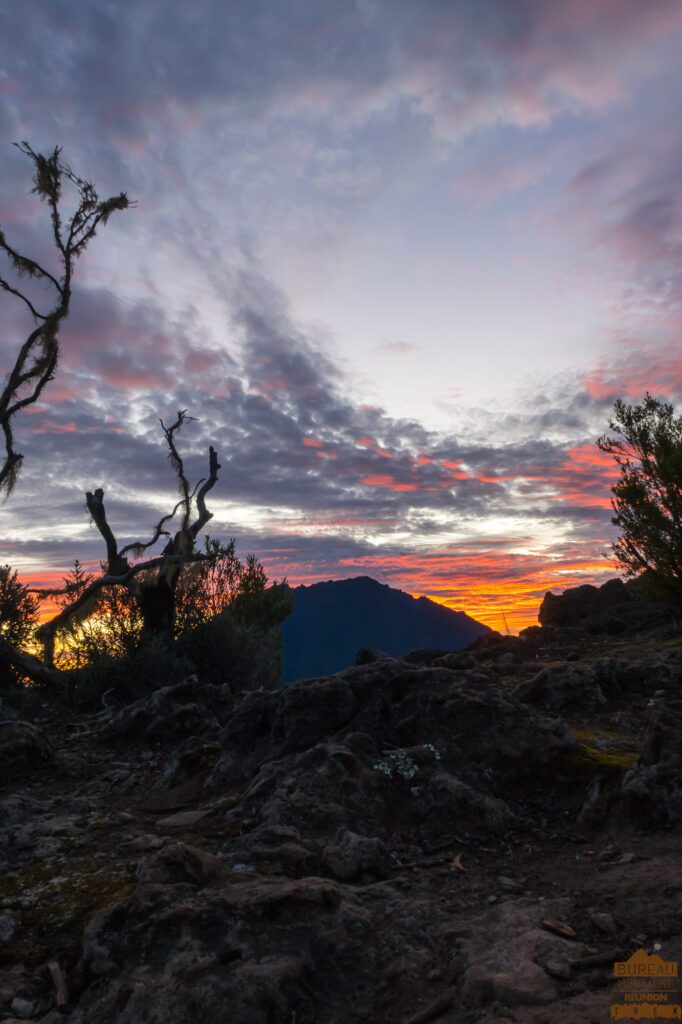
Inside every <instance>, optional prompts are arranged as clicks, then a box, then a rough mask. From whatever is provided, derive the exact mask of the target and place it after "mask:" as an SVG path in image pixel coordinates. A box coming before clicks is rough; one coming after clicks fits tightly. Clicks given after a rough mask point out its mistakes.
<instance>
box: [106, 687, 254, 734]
mask: <svg viewBox="0 0 682 1024" xmlns="http://www.w3.org/2000/svg"><path fill="white" fill-rule="evenodd" d="M233 702H234V698H233V696H232V693H231V691H230V688H229V687H228V686H205V685H202V684H201V683H199V681H198V679H197V677H196V676H189V677H188V678H187V679H185V680H184V681H183V682H182V683H177V684H176V685H175V686H164V687H162V688H161V689H160V690H156V691H155V692H154V693H152V694H150V695H149V696H145V697H141V698H140V700H137V701H135V703H134V704H130V705H129V706H127V707H124V708H122V709H121V710H120V711H118V712H116V713H115V714H114V715H113V716H112V717H111V718H110V719H109V720H108V721H106V722H105V723H104V725H102V726H101V728H100V730H99V734H100V736H101V737H102V738H103V739H107V740H121V739H135V738H138V739H144V740H147V741H149V742H155V743H177V742H178V740H180V739H185V738H186V737H189V736H203V737H205V736H215V735H216V734H217V733H218V732H219V730H220V726H221V724H222V722H223V721H224V720H225V718H226V717H227V716H228V715H229V712H230V710H231V708H232V704H233Z"/></svg>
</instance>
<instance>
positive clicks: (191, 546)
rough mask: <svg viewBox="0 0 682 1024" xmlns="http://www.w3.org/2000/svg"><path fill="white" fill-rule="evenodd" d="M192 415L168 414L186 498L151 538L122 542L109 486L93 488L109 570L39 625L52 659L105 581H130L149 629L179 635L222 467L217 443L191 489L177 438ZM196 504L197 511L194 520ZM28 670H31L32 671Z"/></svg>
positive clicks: (171, 450) (90, 501)
mask: <svg viewBox="0 0 682 1024" xmlns="http://www.w3.org/2000/svg"><path fill="white" fill-rule="evenodd" d="M191 418H192V417H188V416H187V411H186V410H181V411H180V412H178V415H177V419H176V420H175V422H174V423H173V424H172V425H171V426H170V427H166V426H165V424H164V423H163V420H162V421H161V427H162V429H163V432H164V435H165V438H166V443H167V445H168V457H169V460H170V463H171V466H172V467H173V469H174V471H175V473H176V476H177V478H178V484H179V490H180V500H179V501H178V502H177V504H176V505H175V508H174V509H173V510H172V511H171V512H169V513H168V514H167V515H165V516H163V517H162V518H161V519H160V520H159V522H158V523H157V524H156V526H155V528H154V531H153V533H152V537H151V539H150V540H148V541H144V542H143V541H134V542H133V543H132V544H126V545H125V547H122V548H119V546H118V541H117V540H116V537H115V535H114V533H113V531H112V529H111V526H110V525H109V522H108V521H107V515H106V511H105V508H104V491H103V490H102V488H101V487H100V488H97V490H95V491H88V492H87V494H86V504H87V508H88V512H89V513H90V515H91V517H92V520H93V522H94V523H95V526H96V527H97V529H98V530H99V532H100V534H101V536H102V539H103V540H104V543H105V545H106V551H107V557H106V563H105V564H106V571H105V572H103V573H102V575H101V576H98V577H97V578H96V579H94V580H92V582H91V583H89V584H88V585H87V586H86V587H84V589H83V590H82V591H81V593H80V594H79V595H78V597H77V598H76V599H75V600H74V601H72V602H71V603H70V604H68V605H67V606H66V607H65V608H63V609H62V610H61V611H60V612H59V614H58V615H55V616H54V618H52V619H50V620H49V621H48V622H45V623H43V625H42V626H40V628H39V629H38V631H37V634H36V635H37V636H38V639H39V640H40V641H41V642H42V643H43V646H44V651H45V654H44V662H45V664H46V665H48V666H51V665H52V660H53V653H54V643H55V637H56V635H57V633H58V632H59V630H60V629H62V628H63V627H64V626H66V624H67V623H68V621H69V620H70V619H71V618H72V617H73V616H74V615H75V614H76V613H77V612H81V613H82V610H83V608H84V606H86V605H88V604H93V602H94V600H95V598H96V595H97V594H98V593H99V591H101V590H102V588H104V587H126V589H127V590H128V591H130V593H131V594H132V595H133V596H134V597H135V599H136V600H137V602H138V604H139V607H140V611H141V612H142V618H143V630H144V633H145V634H146V635H152V634H159V633H165V634H167V635H168V636H172V635H173V626H174V621H175V592H176V588H177V584H178V579H179V577H180V573H181V572H182V568H183V566H184V565H186V564H187V563H189V562H199V561H204V560H205V559H206V557H207V556H206V555H204V554H202V553H201V552H198V551H196V550H195V546H196V540H197V537H198V536H199V534H200V533H201V531H202V530H203V528H204V527H205V526H206V524H207V523H208V522H209V520H210V519H212V518H213V513H212V512H209V511H208V509H207V508H206V495H207V494H208V492H209V491H210V490H211V489H212V488H213V486H214V485H215V483H216V481H217V479H218V470H219V469H220V465H219V463H218V455H217V452H216V451H215V449H214V448H213V447H212V446H211V447H209V460H208V461H209V465H208V476H207V477H205V478H202V479H201V480H199V482H198V483H197V484H196V486H195V487H194V490H192V491H191V490H190V486H189V482H188V480H187V476H186V474H185V467H184V463H183V460H182V457H181V455H180V453H179V451H178V448H177V445H176V443H175V434H176V431H178V430H179V429H180V428H181V427H182V425H183V424H184V423H186V422H187V421H188V420H191ZM195 505H196V516H195V518H194V519H193V520H192V514H193V507H194V506H195ZM178 512H181V525H180V529H179V530H177V531H176V533H175V534H173V535H172V536H171V534H170V532H169V531H168V530H166V529H164V527H165V525H166V523H168V522H169V521H170V520H172V519H173V518H174V517H175V516H176V515H177V514H178ZM163 536H165V537H169V540H168V542H167V544H166V546H165V548H164V549H163V551H162V552H161V554H160V555H156V556H154V557H153V558H148V559H146V560H145V561H142V562H135V563H131V561H130V558H129V556H133V557H139V556H140V555H141V554H143V552H145V551H146V550H147V549H148V548H150V547H152V546H153V545H154V544H156V542H157V541H158V540H159V538H160V537H163ZM141 574H144V577H143V579H139V578H138V577H140V575H141ZM65 592H66V591H65V590H64V589H62V590H41V591H36V593H38V594H39V595H40V596H41V597H48V596H56V595H58V594H63V593H65ZM0 653H1V652H0ZM27 674H29V675H30V673H27Z"/></svg>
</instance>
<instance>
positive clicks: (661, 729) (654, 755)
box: [621, 699, 682, 828]
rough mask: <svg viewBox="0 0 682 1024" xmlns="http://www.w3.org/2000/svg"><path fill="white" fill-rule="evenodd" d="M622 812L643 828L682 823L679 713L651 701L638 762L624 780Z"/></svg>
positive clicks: (676, 706) (676, 708)
mask: <svg viewBox="0 0 682 1024" xmlns="http://www.w3.org/2000/svg"><path fill="white" fill-rule="evenodd" d="M621 805H622V809H623V812H624V814H625V816H626V818H628V819H629V820H631V821H632V822H633V823H634V824H636V825H639V826H640V827H643V828H662V827H663V828H664V827H669V826H671V825H673V824H675V823H676V822H679V821H681V820H682V710H681V709H680V706H679V703H675V704H673V703H671V702H666V701H664V700H660V699H655V700H654V701H653V702H652V707H651V710H650V712H649V716H648V721H647V726H646V732H645V734H644V746H643V749H642V753H641V755H640V757H639V760H638V762H637V764H636V765H635V767H634V768H632V769H631V770H630V771H629V772H628V773H627V774H626V775H625V777H624V779H623V783H622V789H621Z"/></svg>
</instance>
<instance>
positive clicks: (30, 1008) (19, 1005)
mask: <svg viewBox="0 0 682 1024" xmlns="http://www.w3.org/2000/svg"><path fill="white" fill-rule="evenodd" d="M35 1009H36V1004H35V1003H33V1002H30V1001H29V1000H28V999H22V998H21V997H20V996H16V997H15V998H14V999H13V1000H12V1002H11V1003H10V1010H11V1011H12V1013H13V1014H14V1016H15V1017H18V1018H19V1020H30V1019H31V1017H32V1016H33V1014H34V1013H35Z"/></svg>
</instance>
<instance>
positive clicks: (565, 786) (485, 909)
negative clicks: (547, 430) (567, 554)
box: [0, 628, 682, 1024]
mask: <svg viewBox="0 0 682 1024" xmlns="http://www.w3.org/2000/svg"><path fill="white" fill-rule="evenodd" d="M362 661H363V663H362V664H361V665H358V666H357V667H355V668H353V669H349V670H347V671H345V672H343V673H341V674H339V675H337V676H333V677H329V678H326V679H318V680H310V681H308V682H305V683H300V684H296V685H295V686H292V687H289V688H286V689H283V690H280V691H268V692H265V691H259V692H255V693H249V694H246V695H245V696H244V697H243V698H235V697H233V696H232V695H231V694H230V692H229V689H228V688H227V687H203V686H202V685H201V683H200V682H199V681H198V680H196V679H194V680H192V679H190V680H187V681H186V682H185V683H183V684H181V685H180V686H177V687H166V688H164V689H162V690H159V691H157V692H156V693H154V694H152V695H150V696H147V697H146V698H144V699H142V700H140V701H138V702H136V703H135V704H132V705H130V706H129V707H127V708H119V709H116V710H112V711H107V712H105V713H104V714H102V715H100V716H96V717H93V718H89V719H88V718H81V719H78V720H74V719H73V716H71V715H65V716H63V717H60V715H59V712H58V709H57V710H56V711H55V715H54V718H53V720H52V721H50V722H48V723H43V724H42V725H41V726H40V727H39V728H38V727H37V726H36V725H35V724H34V723H18V724H17V723H14V725H13V726H12V729H13V731H14V734H15V736H17V737H19V736H23V737H24V738H25V742H26V743H29V746H28V747H25V749H26V750H29V749H30V750H32V751H33V752H32V753H31V754H30V756H28V757H24V758H23V759H22V757H17V758H16V759H15V760H14V761H13V762H12V764H13V765H14V766H15V767H14V769H13V775H12V777H9V776H7V775H6V774H3V776H2V778H1V779H0V826H1V828H0V1022H2V1021H3V1014H4V1019H9V1020H11V1019H13V1018H17V1019H28V1020H31V1021H35V1022H38V1021H40V1022H41V1024H138V1022H140V1024H161V1022H163V1024H194V1021H195V1020H196V1018H197V1017H199V1016H200V1017H201V1018H202V1019H205V1020H207V1021H211V1020H224V1019H229V1020H230V1021H234V1022H235V1024H294V1022H295V1024H360V1022H366V1024H408V1022H412V1024H415V1022H416V1021H421V1022H428V1021H431V1020H433V1021H439V1022H441V1024H478V1022H484V1021H491V1020H511V1021H517V1022H520V1024H550V1022H551V1024H555V1022H556V1021H563V1020H567V1021H568V1020H581V1021H583V1020H584V1021H588V1022H589V1021H592V1020H595V1021H601V1020H608V1019H609V1008H610V1004H611V1001H612V999H613V992H612V987H611V975H612V972H613V959H615V958H616V957H622V956H627V955H629V953H630V952H632V951H634V950H635V949H637V948H639V947H643V948H646V949H649V950H651V949H653V948H654V943H657V944H659V945H660V947H661V955H664V956H665V958H666V959H669V960H674V959H682V928H681V926H680V920H681V917H680V903H679V855H680V849H681V847H682V841H681V836H680V824H679V821H680V816H681V813H680V812H681V809H682V801H681V799H680V796H681V793H682V786H681V785H680V779H681V776H682V768H681V764H680V757H681V755H680V751H681V750H682V741H681V737H682V719H680V707H679V703H678V702H679V693H680V689H679V687H680V685H681V684H682V645H681V644H680V637H679V635H678V634H674V633H672V632H668V633H655V634H652V635H651V636H649V634H647V635H646V636H641V637H638V638H636V639H633V640H632V641H631V642H629V644H628V642H626V641H624V640H623V638H622V636H620V635H619V636H618V637H616V638H614V639H613V640H611V639H609V638H605V637H604V636H587V639H586V638H585V636H583V635H581V634H575V633H573V632H572V631H571V629H568V630H565V629H560V628H551V629H546V630H545V629H541V630H537V631H535V632H531V633H530V634H529V635H528V636H527V637H524V638H516V637H500V636H495V635H492V636H488V637H485V638H482V639H481V640H479V641H477V642H476V643H475V644H473V645H472V646H471V648H469V649H468V650H467V651H463V652H457V653H452V652H451V653H447V652H443V651H432V652H429V651H420V652H415V653H414V655H412V656H410V658H409V659H408V660H406V661H405V662H399V661H396V660H394V659H388V658H384V657H381V656H377V657H363V659H362ZM538 680H539V681H538ZM524 687H525V689H524ZM597 691H599V693H601V695H602V698H603V699H598V698H597V699H595V693H596V692H597ZM520 696H523V698H524V699H523V700H520V699H519V697H520ZM559 715H560V716H562V717H558V716H559ZM2 728H7V727H6V726H3V727H2ZM7 735H8V736H9V733H8V734H7ZM27 737H32V739H26V738H27ZM0 739H1V737H0ZM33 742H34V743H35V746H33V747H30V744H31V743H33ZM7 749H10V748H9V747H8V748H7ZM17 749H19V748H17ZM50 964H52V967H49V966H48V965H50ZM22 1014H23V1015H24V1016H23V1017H22V1016H21V1015H22ZM26 1015H27V1016H26Z"/></svg>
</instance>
